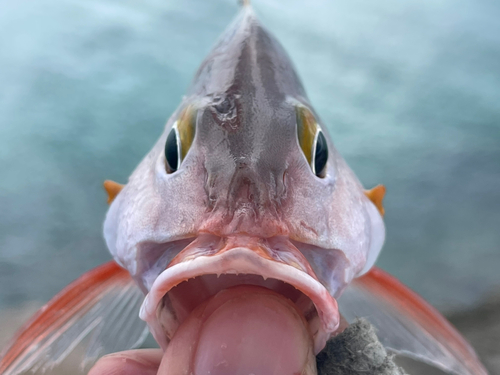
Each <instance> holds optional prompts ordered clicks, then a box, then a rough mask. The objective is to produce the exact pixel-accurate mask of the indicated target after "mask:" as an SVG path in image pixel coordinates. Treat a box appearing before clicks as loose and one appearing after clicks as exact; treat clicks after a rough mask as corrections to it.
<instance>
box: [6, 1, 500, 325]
mask: <svg viewBox="0 0 500 375" xmlns="http://www.w3.org/2000/svg"><path fill="white" fill-rule="evenodd" d="M253 4H254V8H255V9H256V12H257V13H258V15H259V16H260V18H261V20H262V22H263V23H264V25H266V26H267V27H268V29H270V30H271V31H272V32H273V33H274V34H275V35H276V36H277V38H278V39H279V40H280V41H281V42H282V44H283V45H284V46H285V49H286V50H287V51H288V52H289V54H290V55H291V57H292V60H293V61H294V62H295V65H296V67H297V69H298V72H299V75H300V76H301V77H302V80H303V82H304V85H305V87H306V90H307V92H308V94H309V97H310V99H311V102H312V103H313V105H314V106H315V108H316V109H317V112H318V113H319V114H320V116H321V117H322V119H323V121H324V122H325V123H326V124H328V126H329V128H330V133H331V134H332V136H333V138H334V142H335V144H336V146H337V148H338V149H339V150H340V152H341V154H342V155H343V156H344V158H345V159H346V160H347V162H348V163H349V164H350V165H351V167H352V168H353V169H354V171H355V172H356V173H357V175H358V177H359V178H360V180H361V181H362V182H363V184H364V185H365V186H367V187H372V186H374V185H376V184H378V183H383V184H385V185H386V186H387V190H388V192H387V196H386V200H385V207H386V213H387V214H386V218H385V219H386V224H387V241H386V245H385V248H384V250H383V252H382V255H381V257H380V258H379V262H378V265H380V266H381V267H382V268H384V269H386V270H388V271H389V272H391V273H392V274H394V275H395V276H397V277H398V278H399V279H401V280H402V281H403V282H405V283H406V284H408V285H409V286H411V287H412V288H413V289H415V290H416V291H417V292H418V293H420V294H421V295H423V296H424V297H425V298H426V299H428V300H429V301H430V302H431V303H433V304H434V305H435V306H437V307H438V308H439V309H441V310H442V311H444V312H446V313H451V312H455V311H461V310H464V309H468V308H471V307H473V306H474V305H476V304H478V303H480V302H482V301H484V300H485V299H487V298H489V297H488V296H490V295H492V294H495V293H498V292H500V271H499V270H500V22H499V21H498V20H499V19H500V2H498V1H493V0H406V1H397V0H382V1H376V2H374V1H371V0H350V1H347V0H338V1H326V0H323V1H321V0H308V1H307V2H306V1H304V0H302V1H298V0H296V1H292V0H289V1H287V2H283V1H278V0H260V1H259V0H253ZM237 8H238V6H237V4H236V1H235V0H210V1H207V0H189V1H169V0H161V1H160V0H141V1H139V0H127V1H124V0H66V1H62V0H25V1H22V2H13V1H7V0H1V1H0V311H1V309H7V308H12V307H18V306H22V305H23V304H25V303H26V302H31V301H35V302H37V303H41V302H43V301H46V300H47V299H49V298H50V297H51V296H53V295H54V294H55V293H56V292H57V291H59V290H60V289H61V288H62V287H64V286H65V285H66V284H67V283H68V282H70V281H71V280H73V279H74V278H76V277H77V276H78V275H80V274H82V273H83V272H85V271H87V270H88V269H90V268H92V267H94V266H96V265H98V264H100V263H102V262H104V261H106V260H108V259H110V256H109V255H108V253H107V250H106V248H105V245H104V242H103V239H102V234H101V230H102V228H101V226H102V221H103V219H104V215H105V212H106V209H107V206H106V198H105V194H104V192H103V190H102V182H103V181H104V180H105V179H113V180H116V181H119V182H122V183H124V182H126V181H127V177H128V175H129V174H130V173H131V171H132V170H133V169H134V167H135V166H136V165H137V164H138V162H139V161H140V159H141V158H142V157H143V156H144V155H145V154H146V152H147V151H148V150H149V149H150V147H152V145H153V143H154V142H155V140H156V139H157V137H158V136H159V134H160V133H161V131H162V129H163V125H164V123H165V121H166V119H167V118H168V117H169V115H170V114H171V113H172V112H173V110H174V109H175V107H176V106H177V105H178V103H179V101H180V99H181V97H182V95H183V93H184V91H185V90H186V88H187V86H188V85H189V83H190V80H191V78H192V77H193V75H194V73H195V71H196V69H197V67H198V65H199V64H200V62H201V61H202V59H203V58H204V56H205V55H206V54H207V52H208V51H209V49H210V48H211V46H212V45H213V44H214V42H215V40H216V38H217V37H218V35H220V33H221V32H222V30H223V29H224V28H225V27H226V25H227V24H228V23H229V22H230V20H231V19H232V17H233V16H234V15H235V13H236V11H237ZM0 325H1V322H0Z"/></svg>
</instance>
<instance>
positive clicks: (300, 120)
mask: <svg viewBox="0 0 500 375" xmlns="http://www.w3.org/2000/svg"><path fill="white" fill-rule="evenodd" d="M295 108H296V111H297V136H298V138H299V144H300V148H301V149H302V152H303V153H304V155H305V156H306V159H307V162H308V163H309V165H311V164H312V161H313V156H314V155H313V152H314V141H315V139H316V133H317V132H318V123H317V122H316V119H315V118H314V115H313V114H312V113H311V111H310V110H309V109H307V108H306V107H302V106H296V107H295Z"/></svg>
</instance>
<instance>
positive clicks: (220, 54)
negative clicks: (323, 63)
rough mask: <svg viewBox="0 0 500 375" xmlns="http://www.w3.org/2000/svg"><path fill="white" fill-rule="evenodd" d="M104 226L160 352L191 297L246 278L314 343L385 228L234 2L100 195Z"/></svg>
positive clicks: (282, 63) (256, 27) (320, 340)
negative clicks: (171, 109) (175, 102)
mask: <svg viewBox="0 0 500 375" xmlns="http://www.w3.org/2000/svg"><path fill="white" fill-rule="evenodd" d="M104 235H105V239H106V242H107V245H108V248H109V250H110V251H111V253H112V255H113V256H114V258H115V259H116V261H117V262H118V263H119V264H121V265H122V266H123V267H125V268H126V269H127V270H128V271H129V272H130V274H131V275H132V276H133V277H134V279H135V280H136V281H137V283H138V284H139V285H140V287H141V288H142V289H143V290H144V292H145V293H147V297H146V299H145V301H144V304H143V307H142V310H141V317H142V318H143V319H145V320H146V321H147V322H148V324H149V327H150V329H151V331H152V333H153V335H154V337H155V338H156V340H157V341H158V342H159V344H160V345H161V346H162V347H163V348H166V347H167V344H168V342H169V340H170V339H171V338H172V336H173V335H174V333H175V331H176V330H177V328H178V327H179V325H180V324H181V323H182V321H183V320H184V319H186V317H187V316H188V315H189V314H190V312H192V311H193V310H194V309H195V308H196V306H198V305H199V304H200V303H202V302H203V301H205V300H207V299H208V298H210V297H211V296H213V295H215V294H216V293H218V292H219V291H221V290H224V289H227V288H230V287H233V286H236V285H256V286H261V287H265V288H268V289H271V290H274V291H276V292H278V293H280V294H282V295H284V296H285V297H286V298H288V299H289V300H291V301H292V302H293V303H294V304H295V305H296V306H298V309H299V310H300V311H301V312H302V314H303V316H304V318H305V319H306V320H307V322H308V324H309V329H310V333H311V337H312V338H313V341H314V348H315V351H316V352H318V351H319V350H321V349H322V347H323V346H324V344H325V342H326V340H327V339H328V338H329V337H330V335H331V334H332V333H333V332H334V331H335V330H336V329H337V327H338V325H339V313H338V308H337V303H336V299H337V298H338V297H339V296H340V294H341V293H342V290H343V289H344V288H345V287H346V286H347V285H348V284H349V282H350V281H351V280H352V279H353V278H354V277H356V276H359V275H361V274H362V273H364V272H366V271H367V270H368V269H369V268H370V267H371V266H372V265H373V264H374V262H375V259H376V258H377V255H378V253H379V251H380V249H381V247H382V244H383V241H384V236H385V230H384V224H383V221H382V218H381V215H380V214H379V212H378V211H377V209H376V207H375V206H374V205H373V203H372V202H371V201H370V200H369V199H368V198H367V197H366V196H365V194H364V190H363V187H362V185H361V184H360V182H359V181H358V179H357V178H356V176H355V175H354V173H353V172H352V171H351V170H350V168H349V167H348V166H347V164H346V163H345V161H344V160H343V159H342V157H341V156H340V155H339V153H338V152H337V151H336V149H335V147H334V145H333V143H332V140H331V138H330V137H329V135H328V131H327V128H326V126H325V125H324V124H323V123H322V122H321V120H320V119H319V117H318V115H317V114H316V113H315V111H314V109H313V108H312V106H311V104H310V103H309V101H308V99H307V96H306V93H305V91H304V88H303V86H302V84H301V82H300V79H299V77H298V75H297V74H296V72H295V69H294V67H293V65H292V63H291V61H290V59H289V57H288V56H287V54H286V52H285V51H284V49H283V48H282V47H281V45H280V44H279V43H278V42H277V41H276V39H275V38H274V37H273V36H272V35H270V33H269V32H268V31H266V29H264V28H263V27H262V26H261V24H260V23H259V22H258V21H257V19H256V17H255V14H254V12H253V10H252V9H251V8H250V7H243V9H242V11H241V12H240V14H239V15H238V17H237V18H236V20H235V21H234V22H233V24H232V25H231V26H230V27H229V28H228V29H227V30H226V31H225V32H224V34H223V35H222V37H221V38H220V40H219V41H218V43H217V44H216V46H215V47H214V48H213V50H212V51H211V52H210V54H209V56H208V57H207V58H206V59H205V61H204V62H203V63H202V65H201V67H200V68H199V70H198V72H197V74H196V76H195V79H194V81H193V83H192V85H191V87H190V89H189V90H188V92H187V94H186V96H185V97H184V98H183V100H182V102H181V104H180V106H179V107H178V109H177V110H176V111H175V113H174V114H173V115H172V117H171V118H170V119H169V120H168V122H167V124H166V127H165V130H164V132H163V134H162V135H161V136H160V138H159V140H158V142H157V143H156V144H155V145H154V147H153V149H152V150H151V151H150V152H149V154H147V156H146V157H145V158H144V159H143V160H142V162H141V163H140V164H139V166H138V167H137V168H136V170H135V171H134V172H133V173H132V175H131V176H130V178H129V181H128V183H127V185H126V186H125V187H124V189H123V190H122V191H121V192H120V193H119V194H118V196H117V197H116V199H115V200H114V201H113V203H112V204H111V206H110V209H109V211H108V214H107V217H106V221H105V224H104Z"/></svg>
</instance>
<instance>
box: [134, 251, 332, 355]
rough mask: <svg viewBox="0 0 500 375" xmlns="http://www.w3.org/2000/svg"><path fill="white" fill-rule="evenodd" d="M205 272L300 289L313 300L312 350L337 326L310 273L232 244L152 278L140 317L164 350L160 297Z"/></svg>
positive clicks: (328, 297) (323, 292) (329, 304)
mask: <svg viewBox="0 0 500 375" xmlns="http://www.w3.org/2000/svg"><path fill="white" fill-rule="evenodd" d="M207 274H254V275H260V276H262V277H263V278H272V279H277V280H281V281H283V282H285V283H287V284H290V285H292V286H293V287H295V288H296V289H298V290H300V291H301V292H302V293H303V294H304V295H306V296H307V297H308V298H310V299H311V301H312V302H313V304H314V306H315V308H316V311H317V313H318V317H319V319H320V322H321V325H320V326H319V327H317V328H318V331H317V332H316V334H315V335H314V337H313V339H314V350H315V353H316V354H317V353H319V352H320V351H321V350H322V349H323V347H324V346H325V344H326V341H327V340H328V339H329V338H330V337H331V335H332V334H333V333H334V332H335V331H336V330H337V328H338V326H339V321H340V315H339V310H338V305H337V301H336V300H335V298H334V297H332V296H331V295H330V293H329V292H328V290H327V289H326V288H325V286H324V285H323V284H321V283H320V282H319V281H318V280H317V279H316V278H315V277H314V275H309V274H307V273H306V272H304V271H302V270H299V269H297V268H295V267H293V266H291V265H288V264H286V263H281V262H277V261H274V260H271V259H266V258H264V257H262V256H260V255H258V254H256V253H255V251H253V250H251V249H249V248H247V247H243V246H240V247H235V248H232V249H229V250H226V251H224V252H223V253H221V254H215V255H211V256H198V257H196V258H193V259H190V260H188V261H185V262H180V263H177V264H175V265H173V266H170V267H168V268H167V269H166V270H164V271H163V272H162V273H161V274H160V275H159V276H158V277H157V279H156V280H155V281H154V283H153V285H152V287H151V290H150V291H149V293H148V295H147V296H146V298H145V299H144V302H143V304H142V307H141V311H140V318H141V319H142V320H144V321H146V323H147V324H148V326H149V328H150V330H151V333H152V334H153V336H154V338H155V339H156V341H157V342H158V343H159V345H160V346H161V347H162V348H163V349H164V350H165V349H166V347H167V345H168V342H169V339H168V338H167V335H166V333H165V329H164V327H163V326H162V324H161V323H160V320H159V319H158V315H157V311H158V307H159V306H160V302H161V301H162V299H163V297H164V296H165V295H166V294H167V293H168V292H169V291H170V290H171V289H172V288H173V287H175V286H176V285H178V284H180V283H182V282H183V281H186V280H188V279H190V278H194V277H197V276H202V275H207Z"/></svg>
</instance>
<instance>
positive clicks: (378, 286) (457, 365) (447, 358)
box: [339, 267, 487, 375]
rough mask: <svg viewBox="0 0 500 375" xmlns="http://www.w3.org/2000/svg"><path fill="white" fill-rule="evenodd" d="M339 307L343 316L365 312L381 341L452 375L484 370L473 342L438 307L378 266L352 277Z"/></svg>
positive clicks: (477, 373) (476, 372)
mask: <svg viewBox="0 0 500 375" xmlns="http://www.w3.org/2000/svg"><path fill="white" fill-rule="evenodd" d="M343 302H344V307H343V306H342V305H343ZM339 307H340V309H341V311H342V313H343V314H344V315H347V316H351V317H352V316H353V315H355V316H365V315H366V317H367V318H368V320H370V322H372V324H374V325H375V326H376V327H377V328H378V334H379V336H380V339H381V341H382V342H383V343H384V345H386V346H387V347H389V348H391V349H393V350H395V351H396V352H400V353H402V354H406V355H408V356H410V357H413V358H416V359H419V360H422V361H424V362H428V363H431V364H433V365H435V366H437V367H440V368H442V369H444V370H447V371H451V372H453V373H456V374H474V375H479V374H487V372H486V370H485V369H484V367H483V365H482V364H481V362H480V361H479V359H478V358H477V356H476V354H475V352H474V350H473V349H472V348H471V346H470V345H469V344H468V343H467V341H466V340H465V339H464V338H463V337H462V335H461V334H460V333H459V332H458V331H457V330H456V329H455V328H454V327H453V326H452V325H451V324H450V323H449V322H448V321H447V320H446V318H445V317H443V316H442V315H441V314H440V313H439V311H437V310H436V309H435V308H434V307H432V306H431V305H429V304H428V303H427V302H426V301H424V300H423V299H422V298H421V297H420V296H418V295H417V294H416V293H415V292H413V291H412V290H410V289H409V288H408V287H406V286H405V285H403V284H402V283H401V282H400V281H399V280H397V279H396V278H394V277H393V276H391V275H389V274H388V273H386V272H384V271H382V270H381V269H379V268H377V267H374V268H372V270H371V271H369V272H368V273H367V274H365V275H363V276H361V277H360V278H358V279H355V280H354V281H353V283H352V285H351V286H349V287H348V288H347V289H346V291H345V296H344V295H342V296H341V297H340V300H339ZM343 308H344V309H346V311H343ZM348 320H349V319H348Z"/></svg>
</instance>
